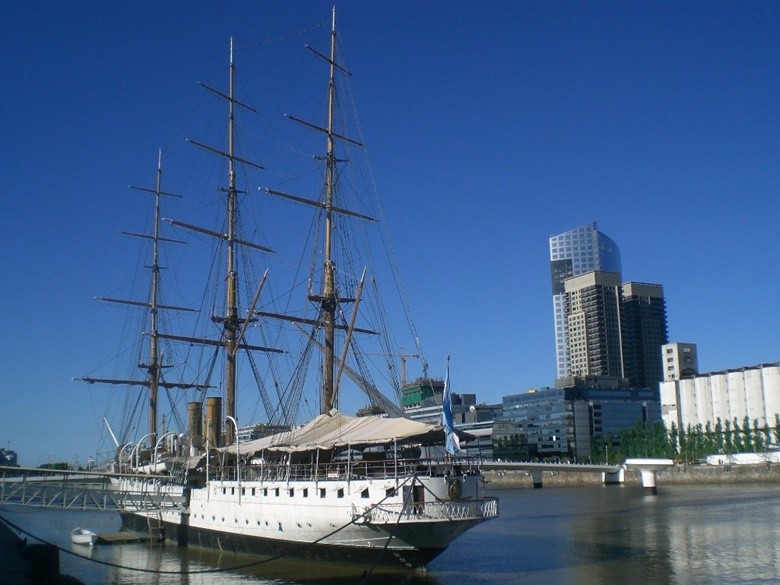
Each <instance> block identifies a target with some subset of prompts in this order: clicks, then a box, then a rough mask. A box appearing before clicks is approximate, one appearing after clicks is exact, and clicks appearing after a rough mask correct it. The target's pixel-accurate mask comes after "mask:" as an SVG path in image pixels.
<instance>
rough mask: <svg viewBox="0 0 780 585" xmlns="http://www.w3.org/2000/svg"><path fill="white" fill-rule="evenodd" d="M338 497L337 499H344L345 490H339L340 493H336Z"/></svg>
mask: <svg viewBox="0 0 780 585" xmlns="http://www.w3.org/2000/svg"><path fill="white" fill-rule="evenodd" d="M336 497H337V498H343V497H344V488H339V489H338V491H337V492H336Z"/></svg>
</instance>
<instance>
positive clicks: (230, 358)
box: [224, 37, 240, 445]
mask: <svg viewBox="0 0 780 585" xmlns="http://www.w3.org/2000/svg"><path fill="white" fill-rule="evenodd" d="M235 70H236V69H235V66H234V65H233V38H232V37H231V38H230V79H229V82H228V84H229V85H228V92H229V93H228V96H229V99H228V193H227V227H228V233H227V269H226V274H227V291H226V298H225V304H226V307H225V308H226V311H227V312H226V314H225V325H224V327H225V353H226V354H227V356H226V363H225V416H226V418H227V417H232V418H233V419H234V420H236V336H237V335H238V328H239V326H240V324H239V322H238V309H237V308H236V304H237V299H236V297H237V293H236V271H235V261H234V253H235V239H234V238H235V225H236V173H235V161H234V155H235V153H234V151H233V147H234V142H235V108H234V103H235V102H234V96H233V87H234V81H235ZM234 439H235V436H234V429H233V427H232V426H231V425H227V428H226V429H225V442H226V443H227V444H228V445H230V444H232V443H233V440H234Z"/></svg>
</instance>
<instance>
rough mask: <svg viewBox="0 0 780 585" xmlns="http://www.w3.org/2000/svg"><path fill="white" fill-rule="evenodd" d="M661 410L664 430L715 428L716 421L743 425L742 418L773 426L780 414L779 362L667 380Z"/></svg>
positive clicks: (664, 384) (662, 389)
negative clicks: (697, 427) (699, 427)
mask: <svg viewBox="0 0 780 585" xmlns="http://www.w3.org/2000/svg"><path fill="white" fill-rule="evenodd" d="M661 408H662V412H663V420H664V424H665V425H666V427H667V428H671V426H672V424H674V425H675V426H676V427H677V428H678V429H687V428H688V426H689V425H690V426H691V427H696V426H697V425H699V424H701V425H702V426H706V425H707V423H709V424H710V425H711V426H715V425H716V424H717V422H718V419H720V420H721V421H723V422H725V421H733V420H734V419H736V420H737V421H739V424H742V421H743V420H744V419H745V417H747V418H748V419H750V420H751V421H758V424H759V425H760V426H764V425H769V426H770V427H774V426H775V418H776V415H778V414H780V363H772V364H760V365H755V366H748V367H744V368H737V369H732V370H724V371H720V372H710V373H706V374H700V375H694V376H690V377H687V378H681V379H672V380H666V381H664V382H662V383H661Z"/></svg>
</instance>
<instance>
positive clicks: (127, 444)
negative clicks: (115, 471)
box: [117, 441, 135, 473]
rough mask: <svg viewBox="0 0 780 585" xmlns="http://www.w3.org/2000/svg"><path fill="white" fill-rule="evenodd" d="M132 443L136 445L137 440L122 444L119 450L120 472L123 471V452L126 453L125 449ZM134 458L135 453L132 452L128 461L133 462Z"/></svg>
mask: <svg viewBox="0 0 780 585" xmlns="http://www.w3.org/2000/svg"><path fill="white" fill-rule="evenodd" d="M130 445H135V442H133V441H130V442H129V443H125V444H124V445H122V448H121V449H119V451H118V452H117V459H118V462H119V473H122V453H124V452H125V449H127V448H128V447H129V446H130ZM132 459H133V455H132V452H131V454H130V459H128V463H132Z"/></svg>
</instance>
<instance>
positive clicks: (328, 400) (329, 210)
mask: <svg viewBox="0 0 780 585" xmlns="http://www.w3.org/2000/svg"><path fill="white" fill-rule="evenodd" d="M335 63H336V7H335V6H334V7H333V17H332V24H331V32H330V78H329V82H328V126H327V139H328V150H327V153H326V155H325V247H324V258H323V267H322V269H323V277H324V283H323V290H322V301H321V302H322V304H321V307H322V315H323V325H324V335H325V356H324V359H323V366H322V367H323V370H322V413H323V414H327V413H328V412H330V410H331V409H332V408H333V406H334V403H335V398H336V397H335V395H334V379H335V377H334V354H335V351H336V348H335V327H334V326H335V322H336V302H337V300H336V285H335V282H334V275H333V261H332V241H331V237H332V232H333V182H334V175H335V170H336V155H335V152H334V143H333V108H334V105H335V101H336V77H335V74H336V66H335Z"/></svg>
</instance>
